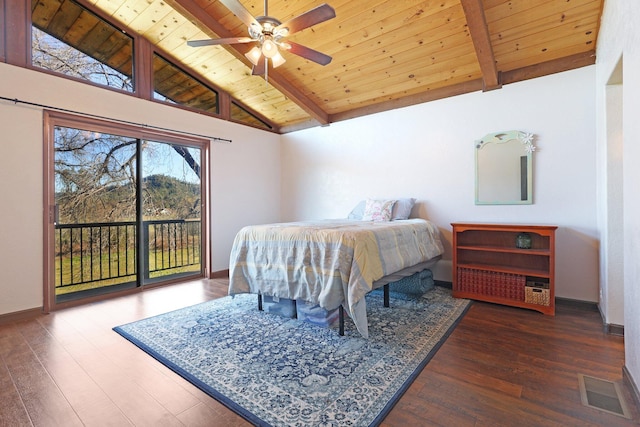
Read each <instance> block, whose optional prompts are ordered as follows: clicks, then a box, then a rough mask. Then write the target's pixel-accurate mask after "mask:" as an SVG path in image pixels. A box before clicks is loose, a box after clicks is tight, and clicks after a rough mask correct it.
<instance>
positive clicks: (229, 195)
mask: <svg viewBox="0 0 640 427" xmlns="http://www.w3.org/2000/svg"><path fill="white" fill-rule="evenodd" d="M635 22H638V16H637V11H636V10H635V8H634V5H633V4H632V2H631V1H626V2H605V11H604V21H603V24H602V26H601V29H600V35H599V39H598V57H597V58H598V59H597V63H596V65H594V66H589V67H584V68H581V69H577V70H573V71H568V72H565V73H560V74H556V75H551V76H546V77H542V78H538V79H533V80H528V81H524V82H520V83H516V84H512V85H506V86H504V87H503V88H502V89H500V90H496V91H490V92H485V93H481V92H474V93H470V94H466V95H461V96H457V97H452V98H449V99H444V100H440V101H435V102H431V103H425V104H421V105H416V106H413V107H407V108H403V109H398V110H393V111H388V112H384V113H379V114H376V115H371V116H365V117H362V118H358V119H352V120H348V121H344V122H339V123H334V124H331V125H330V126H328V127H321V128H313V129H307V130H303V131H299V132H294V133H290V134H286V135H282V136H280V135H276V134H273V133H269V132H264V131H259V130H256V129H252V128H249V127H246V126H241V125H236V124H231V123H228V122H223V121H218V120H215V119H207V118H205V117H202V116H200V115H197V114H192V113H188V112H185V111H175V110H174V109H171V108H169V107H166V106H162V105H158V104H155V103H149V102H146V101H144V100H140V99H133V98H130V97H125V96H123V95H120V94H117V93H114V92H110V91H106V90H103V89H100V88H96V87H89V86H85V85H82V84H79V83H76V82H72V81H69V80H65V79H60V78H57V77H54V76H51V75H45V74H42V73H38V72H35V71H31V70H25V69H20V68H16V67H12V66H10V65H6V64H4V63H3V64H0V74H1V75H2V79H1V81H0V88H1V90H2V96H6V97H9V98H20V99H28V100H35V101H37V102H40V103H43V104H47V105H56V106H60V107H65V108H69V109H73V110H81V111H88V112H91V113H93V114H99V115H104V116H109V117H121V118H126V119H128V120H132V121H136V122H139V123H150V124H157V125H162V126H168V127H171V128H174V129H178V130H185V131H191V132H197V133H205V134H214V135H216V136H222V137H227V138H229V139H232V140H233V143H232V144H212V147H211V176H212V179H211V217H212V218H214V220H213V222H212V230H211V235H212V241H213V245H212V246H213V248H212V270H213V271H220V270H224V269H225V268H227V267H228V266H227V260H228V253H229V250H230V247H231V242H232V240H233V237H234V235H235V233H236V232H237V230H238V229H239V228H240V227H241V226H243V225H245V224H252V223H266V222H275V221H281V220H283V221H284V220H292V219H302V218H316V217H329V218H330V217H344V216H346V214H347V213H348V212H349V210H350V209H351V208H352V207H353V205H355V204H356V203H357V202H358V201H359V200H361V199H362V198H366V197H370V196H371V197H405V196H408V197H416V198H418V199H419V207H418V215H419V216H423V217H426V218H429V219H432V220H433V221H434V222H436V224H437V225H438V226H439V228H440V229H441V231H442V233H443V236H444V237H445V239H446V240H447V241H449V242H450V230H451V228H450V225H449V224H450V223H451V222H454V221H463V220H475V221H493V222H514V221H517V222H535V223H552V224H557V225H559V226H560V227H561V230H560V231H559V235H558V247H557V252H558V258H557V261H556V262H557V265H558V266H559V267H558V269H557V282H558V287H557V294H558V296H560V297H564V298H569V299H576V300H583V301H591V302H596V301H600V303H601V304H603V306H602V310H603V311H604V313H605V317H606V320H605V322H606V323H608V324H611V325H624V327H625V336H626V337H625V338H626V339H625V345H626V366H627V368H628V369H629V373H630V374H631V376H632V377H633V379H634V380H635V382H636V384H638V383H639V382H640V332H639V331H638V330H637V328H638V326H637V325H639V324H640V312H639V311H638V304H635V303H634V302H637V301H640V295H639V294H638V287H637V283H638V281H639V280H640V273H638V271H637V270H636V269H635V267H634V262H633V260H636V259H637V258H638V253H637V248H635V244H634V242H636V241H637V239H638V235H639V234H638V228H639V227H638V224H637V218H639V217H640V215H639V211H640V208H639V207H638V203H637V201H636V198H635V197H633V191H634V183H636V182H638V180H639V177H638V174H639V173H640V172H638V171H637V170H636V169H637V168H636V169H634V167H633V165H634V164H635V163H636V160H637V159H638V158H639V157H640V154H639V153H638V149H637V146H636V145H637V144H636V145H634V144H633V142H634V141H633V137H632V135H638V134H639V133H640V129H638V126H639V124H638V122H637V120H634V119H633V117H636V116H637V115H638V114H640V105H638V102H639V101H638V99H640V96H638V95H639V94H640V82H639V81H638V80H637V78H636V77H635V76H637V75H640V73H639V72H640V54H639V52H638V47H637V46H638V43H637V40H638V38H639V37H640V35H639V33H638V29H637V27H635V26H634V25H633V24H634V23H635ZM622 54H624V76H625V77H626V79H625V82H624V83H625V85H624V89H622V88H619V87H616V88H614V91H615V90H618V89H619V90H620V91H624V104H623V105H622V106H620V107H619V110H618V111H620V110H621V111H622V114H623V115H624V117H630V119H629V120H625V121H624V123H623V124H620V126H623V127H624V128H623V129H624V132H623V134H624V135H625V143H624V144H623V145H624V154H619V156H618V157H614V160H611V162H612V163H606V162H605V157H604V155H603V153H604V151H605V149H606V143H607V136H608V135H609V134H607V133H606V131H605V129H606V123H607V122H606V117H607V115H606V111H609V106H608V105H609V104H607V102H608V101H609V99H610V98H609V97H611V96H614V99H615V93H612V91H606V92H605V87H606V85H607V84H608V83H609V82H610V77H611V76H612V75H613V74H614V70H615V69H616V66H617V65H618V61H619V59H620V57H621V55H622ZM614 83H615V81H614ZM60 93H64V94H65V96H64V97H60V96H59V94H60ZM618 95H619V96H621V95H622V94H621V93H619V94H618ZM87 100H91V102H87ZM0 113H1V114H0V123H1V125H2V128H3V129H4V131H3V142H4V144H5V151H4V153H5V154H4V155H3V156H2V158H1V159H0V165H1V167H0V170H2V180H3V182H4V183H5V185H3V186H2V190H0V194H1V196H0V199H1V200H3V204H4V205H5V206H13V208H12V210H7V209H6V208H5V209H3V213H2V218H3V221H2V225H1V226H0V227H1V233H0V234H1V235H2V241H3V242H5V245H3V249H2V257H0V259H2V264H1V271H2V280H1V283H0V294H1V295H2V298H0V314H7V313H14V312H20V311H23V310H30V309H33V308H36V307H40V306H41V305H42V286H41V282H42V276H43V272H42V266H41V258H42V256H41V254H42V230H41V229H42V117H41V112H40V111H38V110H32V109H28V108H22V107H20V106H16V105H13V104H11V103H4V102H3V103H2V104H0ZM389 124H392V125H391V126H390V125H389ZM462 124H464V126H463V125H462ZM506 128H508V129H521V130H526V131H529V132H532V133H534V134H536V135H538V138H539V139H538V140H537V144H536V145H537V147H538V149H537V151H536V152H535V154H534V157H535V171H534V173H535V178H534V179H535V190H534V192H535V193H534V194H535V199H534V204H533V205H531V206H509V207H504V206H503V207H498V206H494V207H491V206H475V205H474V203H473V141H474V140H475V139H477V138H479V137H481V136H483V135H485V134H487V133H489V132H493V131H497V130H507V129H506ZM626 138H628V139H626ZM10 141H21V144H15V145H12V146H11V149H10V150H9V149H7V148H6V144H8V143H9V142H10ZM238 165H241V169H240V168H239V167H238ZM239 169H240V170H239ZM619 171H624V175H623V176H616V175H615V173H616V172H619ZM607 179H617V180H618V181H616V182H617V183H618V185H614V186H613V187H609V191H611V190H617V191H614V194H613V197H607V196H606V191H605V190H606V183H607ZM7 183H11V184H7ZM622 188H623V189H624V190H621V189H622ZM622 191H624V193H623V194H620V192H622ZM398 193H402V194H398ZM625 196H626V197H625ZM620 212H622V214H623V216H624V222H622V219H618V220H613V221H614V222H610V221H612V218H609V217H613V215H614V213H616V214H619V213H620ZM615 221H620V222H615ZM609 233H616V234H615V235H614V236H610V235H609ZM620 241H624V249H625V250H624V258H625V262H624V264H623V266H621V265H619V264H618V263H619V260H618V258H619V255H620V254H621V253H620V252H619V251H618V252H616V248H619V247H620V246H619V245H620V244H621V243H620ZM610 245H613V249H611V248H610ZM448 250H449V251H450V247H449V248H448ZM609 251H612V252H609ZM448 259H449V260H450V257H448ZM445 260H446V259H445ZM622 267H624V271H623V272H622V275H621V276H615V274H614V276H613V277H612V276H605V272H609V271H610V270H611V271H613V272H614V273H615V271H619V270H616V269H620V268H622ZM435 273H436V278H437V279H439V280H444V281H447V280H450V265H447V263H446V262H443V263H442V264H441V265H439V266H438V268H437V269H436V271H435ZM18 284H19V285H18ZM623 300H624V301H625V302H626V304H624V310H623V309H622V306H623Z"/></svg>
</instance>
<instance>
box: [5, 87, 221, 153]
mask: <svg viewBox="0 0 640 427" xmlns="http://www.w3.org/2000/svg"><path fill="white" fill-rule="evenodd" d="M0 99H2V100H4V101H9V102H13V103H14V104H25V105H30V106H32V107H40V108H46V109H49V110H56V111H62V112H64V113H72V114H78V115H81V116H87V117H92V118H94V119H102V120H109V121H112V122H116V123H123V124H127V125H135V126H141V127H145V128H149V129H155V130H164V131H169V132H175V133H180V134H184V135H190V136H197V137H199V138H206V139H210V140H211V141H219V142H226V143H227V144H231V142H232V141H231V140H230V139H225V138H219V137H217V136H210V135H202V134H199V133H193V132H186V131H181V130H180V131H178V130H175V129H169V128H164V127H160V126H153V125H147V124H144V123H136V122H130V121H128V120H122V119H112V118H110V117H105V116H99V115H97V114H89V113H82V112H80V111H75V110H69V109H66V108H61V107H52V106H50V105H44V104H38V103H35V102H29V101H23V100H21V99H18V98H7V97H4V96H0Z"/></svg>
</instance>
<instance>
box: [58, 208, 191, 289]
mask: <svg viewBox="0 0 640 427" xmlns="http://www.w3.org/2000/svg"><path fill="white" fill-rule="evenodd" d="M55 232H56V262H55V267H56V272H55V286H56V294H62V293H69V292H77V291H82V290H87V289H94V288H99V287H104V286H111V285H118V284H122V283H128V282H135V281H136V279H137V273H138V271H137V262H136V259H137V258H136V252H137V251H136V246H137V245H136V241H137V231H136V223H135V222H133V221H124V222H108V223H86V224H58V225H56V227H55ZM142 233H143V239H144V244H143V250H144V253H143V254H142V256H143V265H144V271H143V272H142V275H143V279H144V280H145V281H148V280H153V279H157V278H159V277H166V276H170V275H176V274H184V273H190V272H191V273H193V272H198V271H200V268H201V264H200V254H201V251H200V242H201V223H200V220H154V221H144V222H143V227H142Z"/></svg>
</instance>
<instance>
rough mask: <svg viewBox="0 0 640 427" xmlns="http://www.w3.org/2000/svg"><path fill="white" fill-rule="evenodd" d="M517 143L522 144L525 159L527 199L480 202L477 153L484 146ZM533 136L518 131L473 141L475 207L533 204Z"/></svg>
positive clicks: (490, 135)
mask: <svg viewBox="0 0 640 427" xmlns="http://www.w3.org/2000/svg"><path fill="white" fill-rule="evenodd" d="M514 140H515V141H519V142H520V143H522V144H523V146H524V147H523V152H524V153H525V154H526V157H527V163H526V165H527V175H526V176H527V185H526V187H527V198H526V199H523V200H480V164H479V158H478V157H479V156H478V152H479V151H480V150H481V149H482V148H483V147H485V146H486V144H506V143H508V142H511V141H514ZM534 150H535V146H534V145H533V134H532V133H526V132H522V131H518V130H511V131H506V132H495V133H490V134H488V135H485V136H484V137H483V138H482V139H479V140H477V141H475V166H476V177H475V178H476V198H475V199H476V200H475V202H476V205H531V204H533V151H534Z"/></svg>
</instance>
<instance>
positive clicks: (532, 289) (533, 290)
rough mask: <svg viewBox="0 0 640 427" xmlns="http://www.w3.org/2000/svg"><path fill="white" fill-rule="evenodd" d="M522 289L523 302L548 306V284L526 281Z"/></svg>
mask: <svg viewBox="0 0 640 427" xmlns="http://www.w3.org/2000/svg"><path fill="white" fill-rule="evenodd" d="M524 289H525V290H524V302H526V303H528V304H537V305H545V306H547V307H548V306H549V302H550V300H549V283H547V282H541V281H535V280H527V284H526V285H525V288H524Z"/></svg>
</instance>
